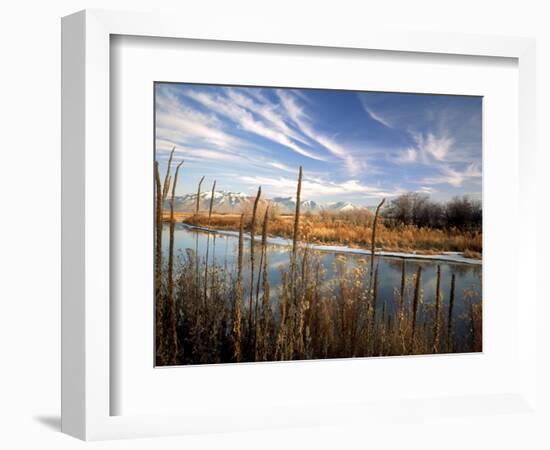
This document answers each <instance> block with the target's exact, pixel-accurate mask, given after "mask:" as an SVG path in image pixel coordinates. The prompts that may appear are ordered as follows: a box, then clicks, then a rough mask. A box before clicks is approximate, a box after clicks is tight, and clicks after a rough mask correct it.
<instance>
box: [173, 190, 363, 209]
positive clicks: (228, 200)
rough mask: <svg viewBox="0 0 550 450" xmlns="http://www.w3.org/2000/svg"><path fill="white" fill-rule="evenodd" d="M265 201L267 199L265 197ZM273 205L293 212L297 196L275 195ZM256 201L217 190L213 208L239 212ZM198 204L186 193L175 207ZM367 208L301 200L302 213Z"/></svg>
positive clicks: (204, 202) (204, 195)
mask: <svg viewBox="0 0 550 450" xmlns="http://www.w3.org/2000/svg"><path fill="white" fill-rule="evenodd" d="M211 196H212V192H211V191H206V192H201V196H200V209H201V211H205V210H207V209H208V208H209V207H210V197H211ZM263 200H264V201H265V199H263ZM267 201H268V202H269V203H270V204H271V205H272V207H275V208H277V210H278V211H279V213H281V214H291V213H293V212H294V211H295V210H296V198H295V197H274V198H272V199H269V200H267ZM252 203H254V197H252V196H249V195H246V194H245V193H243V192H228V191H215V192H214V204H213V210H214V211H216V212H219V213H239V212H241V211H242V210H243V208H245V207H247V205H248V206H251V205H252ZM196 204H197V194H186V195H183V196H176V198H175V203H174V209H175V210H176V211H182V212H193V211H195V208H196ZM168 207H169V203H168V201H166V204H165V208H168ZM363 209H365V207H364V206H357V205H354V204H352V203H350V202H335V203H327V204H320V203H317V202H316V201H314V200H302V201H301V202H300V211H301V212H302V213H305V212H312V213H318V212H321V211H322V210H328V211H334V212H346V211H357V210H363Z"/></svg>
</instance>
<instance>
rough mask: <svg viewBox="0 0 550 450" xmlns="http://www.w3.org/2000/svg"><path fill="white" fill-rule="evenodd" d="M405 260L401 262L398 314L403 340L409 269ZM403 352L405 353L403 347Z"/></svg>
mask: <svg viewBox="0 0 550 450" xmlns="http://www.w3.org/2000/svg"><path fill="white" fill-rule="evenodd" d="M406 264H407V263H406V262H405V259H403V260H402V261H401V286H400V289H399V313H398V318H397V320H398V327H399V330H398V331H399V336H400V338H401V339H403V319H404V314H405V281H406V279H407V267H406ZM403 351H405V348H404V345H403Z"/></svg>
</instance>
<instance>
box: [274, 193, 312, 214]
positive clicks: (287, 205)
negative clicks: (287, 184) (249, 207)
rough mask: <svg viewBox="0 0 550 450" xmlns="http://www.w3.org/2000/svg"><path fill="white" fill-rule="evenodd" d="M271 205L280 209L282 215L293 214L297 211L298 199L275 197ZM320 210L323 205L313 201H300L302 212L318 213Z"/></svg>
mask: <svg viewBox="0 0 550 450" xmlns="http://www.w3.org/2000/svg"><path fill="white" fill-rule="evenodd" d="M271 204H273V205H275V206H276V207H277V208H279V210H280V212H281V213H291V212H294V211H295V210H296V197H274V198H272V199H271ZM320 209H321V205H319V204H318V203H317V202H315V201H313V200H302V201H300V211H301V212H308V211H309V212H318V211H320Z"/></svg>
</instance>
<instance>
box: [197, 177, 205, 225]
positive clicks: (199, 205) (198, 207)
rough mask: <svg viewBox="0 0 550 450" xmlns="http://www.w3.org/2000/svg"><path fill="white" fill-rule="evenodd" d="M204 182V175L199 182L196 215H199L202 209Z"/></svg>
mask: <svg viewBox="0 0 550 450" xmlns="http://www.w3.org/2000/svg"><path fill="white" fill-rule="evenodd" d="M203 181H204V175H203V176H202V177H201V179H200V181H199V187H198V188H197V201H196V203H195V215H198V214H199V211H200V207H201V185H202V182H203Z"/></svg>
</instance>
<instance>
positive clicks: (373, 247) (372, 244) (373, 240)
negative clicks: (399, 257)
mask: <svg viewBox="0 0 550 450" xmlns="http://www.w3.org/2000/svg"><path fill="white" fill-rule="evenodd" d="M385 201H386V199H385V198H383V199H382V201H381V202H380V203H379V204H378V206H377V207H376V212H375V213H374V220H373V221H372V235H371V240H370V241H371V242H370V254H371V258H370V272H371V279H372V272H373V269H374V252H375V250H376V225H377V224H378V214H379V213H380V208H382V205H384V202H385Z"/></svg>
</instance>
